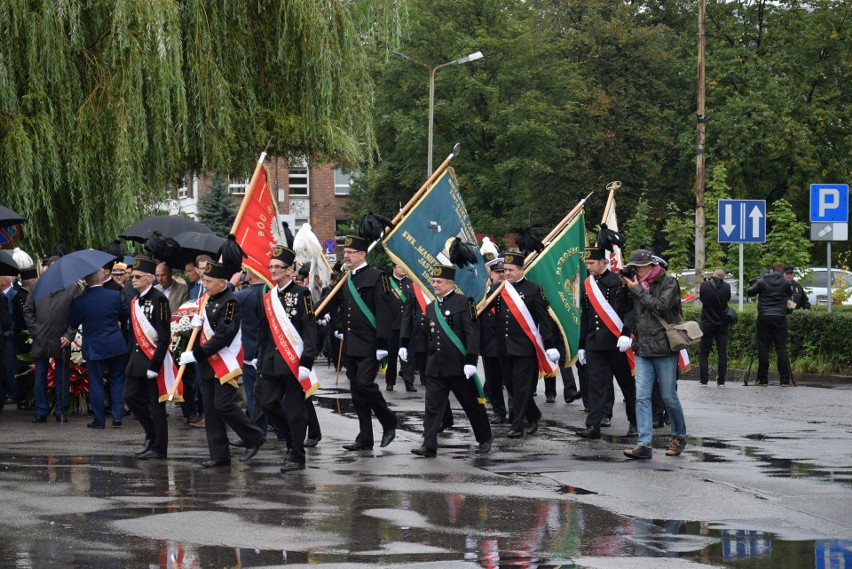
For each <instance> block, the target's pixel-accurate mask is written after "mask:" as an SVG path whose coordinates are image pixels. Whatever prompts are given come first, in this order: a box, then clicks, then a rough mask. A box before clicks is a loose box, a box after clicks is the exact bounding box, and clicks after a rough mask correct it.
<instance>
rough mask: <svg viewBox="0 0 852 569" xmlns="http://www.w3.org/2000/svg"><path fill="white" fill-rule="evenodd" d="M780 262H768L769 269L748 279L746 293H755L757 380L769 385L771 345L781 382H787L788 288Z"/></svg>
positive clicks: (789, 375) (785, 383) (788, 366)
mask: <svg viewBox="0 0 852 569" xmlns="http://www.w3.org/2000/svg"><path fill="white" fill-rule="evenodd" d="M783 270H784V265H783V264H782V263H772V267H771V271H770V272H769V273H768V274H766V275H764V276H762V277H760V278H758V279H756V280H754V281H752V283H751V287H750V288H749V289H748V295H749V296H754V295H757V362H758V363H757V384H758V385H761V386H766V385H769V349H770V347H772V346H775V355H776V356H777V358H778V374H779V375H780V376H781V385H782V386H785V387H789V386H790V377H791V376H792V372H791V370H790V360H789V358H788V357H787V300H788V299H789V298H790V296H791V294H792V291H791V289H790V283H789V282H788V281H787V279H786V278H784V274H783Z"/></svg>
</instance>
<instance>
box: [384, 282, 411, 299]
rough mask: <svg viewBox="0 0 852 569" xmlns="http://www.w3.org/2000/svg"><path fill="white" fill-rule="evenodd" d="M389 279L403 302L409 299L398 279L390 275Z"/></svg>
mask: <svg viewBox="0 0 852 569" xmlns="http://www.w3.org/2000/svg"><path fill="white" fill-rule="evenodd" d="M388 280H389V281H390V284H391V288H392V289H393V290H394V292H396V295H397V296H398V297H399V299H400V300H401V301H403V302H405V301H406V300H408V297H407V296H405V293H404V292H402V289H401V288H400V286H399V284H398V283H397V282H396V279H395V278H394V277H390V278H389V279H388Z"/></svg>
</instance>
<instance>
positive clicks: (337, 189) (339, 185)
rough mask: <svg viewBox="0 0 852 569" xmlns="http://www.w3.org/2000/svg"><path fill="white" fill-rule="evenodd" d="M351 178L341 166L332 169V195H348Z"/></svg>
mask: <svg viewBox="0 0 852 569" xmlns="http://www.w3.org/2000/svg"><path fill="white" fill-rule="evenodd" d="M351 181H352V178H351V177H350V176H349V174H348V173H347V172H346V171H344V170H343V169H341V168H335V169H334V195H336V196H348V195H349V186H350V184H351Z"/></svg>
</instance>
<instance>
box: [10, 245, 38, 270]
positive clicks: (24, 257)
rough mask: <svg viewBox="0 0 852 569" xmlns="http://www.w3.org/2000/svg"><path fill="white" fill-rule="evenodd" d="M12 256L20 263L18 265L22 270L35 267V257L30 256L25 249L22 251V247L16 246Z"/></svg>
mask: <svg viewBox="0 0 852 569" xmlns="http://www.w3.org/2000/svg"><path fill="white" fill-rule="evenodd" d="M12 258H13V259H15V262H16V263H18V267H19V268H20V269H21V270H24V269H31V268H33V266H34V264H33V258H32V257H30V256H29V255H28V254H27V253H26V252H25V251H22V250H21V248H20V247H15V249H14V250H13V251H12Z"/></svg>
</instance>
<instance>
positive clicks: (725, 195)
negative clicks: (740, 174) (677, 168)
mask: <svg viewBox="0 0 852 569" xmlns="http://www.w3.org/2000/svg"><path fill="white" fill-rule="evenodd" d="M730 191H731V188H730V186H728V182H727V169H726V168H725V165H724V164H719V163H717V164H714V165H713V166H712V167H711V168H709V171H708V172H707V191H706V192H705V195H704V204H705V205H704V220H705V227H706V233H705V238H704V244H705V252H704V255H705V257H704V258H705V262H704V266H705V267H706V268H707V272H710V271H712V270H713V269H715V268H716V267H724V266H725V265H726V260H727V253H726V251H725V247H724V245H722V244H721V243H719V239H718V228H719V200H725V199H730ZM728 270H729V271H730V268H728Z"/></svg>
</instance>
